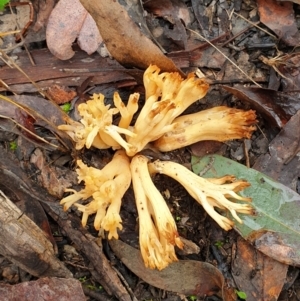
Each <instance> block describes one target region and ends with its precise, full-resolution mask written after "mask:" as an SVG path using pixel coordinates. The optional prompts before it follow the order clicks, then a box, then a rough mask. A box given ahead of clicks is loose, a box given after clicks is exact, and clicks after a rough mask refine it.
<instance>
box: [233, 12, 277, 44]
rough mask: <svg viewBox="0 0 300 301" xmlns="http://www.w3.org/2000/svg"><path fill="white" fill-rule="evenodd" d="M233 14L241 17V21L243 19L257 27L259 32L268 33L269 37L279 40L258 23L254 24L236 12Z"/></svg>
mask: <svg viewBox="0 0 300 301" xmlns="http://www.w3.org/2000/svg"><path fill="white" fill-rule="evenodd" d="M233 13H234V14H235V15H236V16H238V17H240V18H241V19H243V20H245V21H246V22H248V23H249V24H251V25H253V26H255V27H256V28H258V29H259V30H261V31H263V32H264V33H266V34H267V35H269V36H271V37H273V38H274V39H277V37H276V36H274V35H273V34H271V33H270V32H269V31H267V30H265V29H263V28H262V27H260V26H258V25H257V24H256V23H254V22H252V21H250V20H248V19H246V18H245V17H243V16H242V15H240V14H237V13H235V12H233Z"/></svg>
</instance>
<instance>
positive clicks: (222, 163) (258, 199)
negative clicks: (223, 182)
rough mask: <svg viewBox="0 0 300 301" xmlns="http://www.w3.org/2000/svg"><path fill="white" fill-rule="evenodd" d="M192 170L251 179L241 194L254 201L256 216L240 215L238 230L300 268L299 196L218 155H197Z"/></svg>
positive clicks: (208, 175)
mask: <svg viewBox="0 0 300 301" xmlns="http://www.w3.org/2000/svg"><path fill="white" fill-rule="evenodd" d="M192 168H193V171H194V172H195V173H196V174H198V175H200V176H202V177H204V178H218V177H222V176H224V175H227V174H230V175H234V176H235V177H236V178H238V179H245V180H247V181H248V182H249V183H250V184H251V186H250V187H249V188H247V189H245V190H244V191H242V192H241V193H240V194H241V195H243V196H249V197H251V198H252V205H253V208H254V209H255V211H256V213H255V215H253V216H250V215H243V214H239V216H240V217H241V219H242V221H243V224H240V223H238V222H237V221H235V226H234V227H235V229H236V230H237V231H238V232H239V233H240V234H241V235H242V236H243V237H244V238H245V239H247V240H248V241H250V242H251V243H252V244H253V245H254V246H255V247H256V248H257V249H258V250H260V251H261V252H263V253H264V254H266V255H268V256H270V257H272V258H274V259H276V260H278V261H280V262H283V263H286V264H290V265H296V266H300V219H299V208H300V196H299V194H298V193H296V192H295V191H293V190H291V189H290V188H288V187H286V186H284V185H283V184H281V183H279V182H276V181H275V180H273V179H272V178H270V177H268V176H266V175H265V174H263V173H260V172H258V171H256V170H254V169H251V168H247V167H246V166H244V165H242V164H239V163H237V162H234V161H232V160H230V159H227V158H224V157H221V156H218V155H210V156H205V157H203V158H198V157H195V156H194V157H192ZM225 214H227V213H225Z"/></svg>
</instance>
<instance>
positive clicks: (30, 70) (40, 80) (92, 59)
mask: <svg viewBox="0 0 300 301" xmlns="http://www.w3.org/2000/svg"><path fill="white" fill-rule="evenodd" d="M31 55H32V57H33V59H34V61H35V64H36V66H32V64H31V62H30V60H29V58H28V56H27V54H26V53H25V52H24V51H23V52H22V53H21V54H19V57H18V59H17V61H16V64H18V65H19V66H20V67H21V68H22V69H23V71H24V72H25V73H26V74H27V75H28V76H29V77H30V78H31V79H32V80H33V81H35V82H36V83H37V84H38V85H39V87H41V88H48V87H50V86H51V85H54V84H57V85H65V86H79V85H81V83H82V82H83V81H84V80H85V79H86V78H87V77H89V76H93V80H92V84H94V85H96V84H105V83H113V82H114V83H115V82H124V81H131V82H133V83H135V79H134V77H139V78H142V74H143V71H141V70H135V71H129V70H126V69H125V68H124V67H122V66H121V65H120V64H118V63H117V62H116V61H115V60H111V59H109V58H102V57H101V56H100V55H99V54H98V53H94V54H92V55H87V54H86V53H84V52H83V51H82V50H78V49H75V55H74V57H73V58H72V59H70V60H66V61H61V60H59V59H57V58H56V57H54V56H53V55H52V54H51V53H50V51H49V50H48V49H38V50H33V51H32V52H31ZM127 71H128V72H130V73H132V74H133V76H131V75H129V73H127ZM0 78H1V80H2V81H3V82H4V83H6V84H7V85H8V86H9V87H10V89H11V90H13V91H14V92H16V93H23V92H27V93H28V92H33V91H36V89H35V88H34V87H33V86H32V84H30V83H29V81H28V79H27V78H26V77H25V76H24V75H23V74H21V73H20V72H19V71H18V70H17V69H15V68H11V67H9V66H6V65H5V66H3V67H2V68H0ZM1 90H2V91H3V90H6V89H5V88H4V87H1V85H0V91H1Z"/></svg>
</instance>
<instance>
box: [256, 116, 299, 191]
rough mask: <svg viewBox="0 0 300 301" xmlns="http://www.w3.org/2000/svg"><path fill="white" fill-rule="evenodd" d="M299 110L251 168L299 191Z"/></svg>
mask: <svg viewBox="0 0 300 301" xmlns="http://www.w3.org/2000/svg"><path fill="white" fill-rule="evenodd" d="M299 128H300V111H298V112H297V114H296V115H295V116H293V117H292V118H291V119H290V120H289V122H288V123H287V124H286V125H285V127H284V128H283V129H282V130H281V131H280V133H279V134H278V135H277V136H276V137H275V138H274V139H273V140H272V142H271V143H270V145H269V152H268V153H266V154H265V155H261V156H260V157H259V158H258V159H257V160H256V162H255V164H254V166H253V168H254V169H256V170H258V171H260V172H263V173H265V174H267V175H268V176H270V177H272V178H273V179H274V180H276V181H279V182H280V183H282V184H284V185H286V186H288V187H290V188H291V189H293V190H295V191H299V187H297V186H298V185H299V183H298V182H299V180H298V177H299V169H300V161H299V157H298V155H297V154H298V153H299V150H300V133H299Z"/></svg>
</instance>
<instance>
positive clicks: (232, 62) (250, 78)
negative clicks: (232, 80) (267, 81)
mask: <svg viewBox="0 0 300 301" xmlns="http://www.w3.org/2000/svg"><path fill="white" fill-rule="evenodd" d="M188 30H189V31H191V32H193V33H194V34H196V35H198V36H199V37H200V38H201V39H203V40H204V41H205V42H207V43H208V44H209V45H210V46H212V47H213V48H215V49H216V50H217V51H218V52H219V53H220V54H222V55H223V56H224V57H225V58H226V59H227V60H228V61H229V62H230V63H231V64H232V65H233V66H235V67H236V68H237V69H238V70H239V71H240V72H242V73H243V74H244V75H245V76H246V77H247V78H248V79H249V80H250V81H251V82H252V83H254V84H255V85H256V86H257V87H259V88H261V85H259V84H258V83H257V82H256V81H255V80H254V79H253V78H252V77H250V76H249V75H248V74H247V73H246V72H245V71H243V70H242V69H241V68H240V67H239V66H238V65H237V64H236V63H235V62H234V61H232V60H231V59H230V58H229V57H228V56H227V55H225V54H224V53H223V52H222V51H221V50H220V49H219V48H218V47H216V46H215V45H214V44H212V43H211V42H210V41H209V40H207V39H206V38H205V37H203V36H202V35H201V34H200V33H198V32H196V31H194V30H192V29H188Z"/></svg>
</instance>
